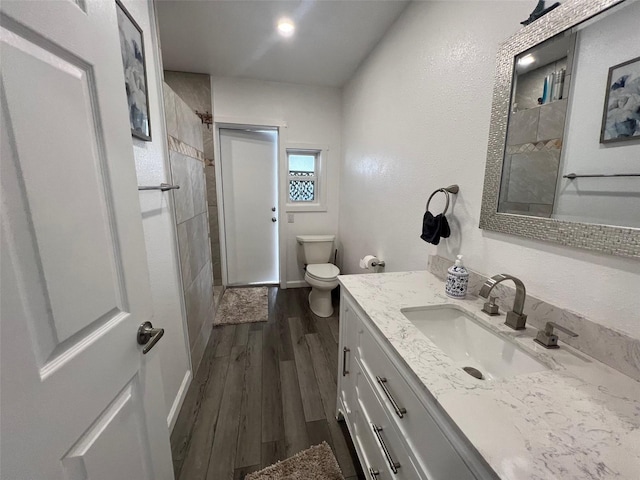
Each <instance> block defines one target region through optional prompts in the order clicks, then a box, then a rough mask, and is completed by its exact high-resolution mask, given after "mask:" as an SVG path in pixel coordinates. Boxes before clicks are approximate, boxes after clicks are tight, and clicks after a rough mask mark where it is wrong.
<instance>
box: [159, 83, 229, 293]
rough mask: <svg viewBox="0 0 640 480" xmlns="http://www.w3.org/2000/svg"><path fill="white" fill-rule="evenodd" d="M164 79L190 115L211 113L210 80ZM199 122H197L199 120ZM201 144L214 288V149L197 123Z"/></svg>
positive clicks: (217, 276) (217, 275) (217, 277)
mask: <svg viewBox="0 0 640 480" xmlns="http://www.w3.org/2000/svg"><path fill="white" fill-rule="evenodd" d="M164 79H165V82H166V83H167V84H169V86H170V87H171V88H172V89H173V91H174V92H175V93H176V94H177V95H178V96H180V98H182V100H184V102H185V103H186V104H187V105H189V107H190V108H191V110H192V111H196V110H197V111H198V112H211V78H210V77H209V75H203V74H199V73H186V72H173V71H168V70H165V72H164ZM198 121H199V122H200V120H198ZM200 130H201V131H202V139H203V143H204V158H205V168H204V170H205V176H206V183H207V204H208V206H209V232H210V239H211V258H212V261H213V284H214V285H222V272H221V269H220V265H221V263H220V237H219V230H218V200H217V196H216V173H215V163H214V162H215V160H214V149H213V127H212V126H211V127H207V126H206V125H204V124H202V123H200Z"/></svg>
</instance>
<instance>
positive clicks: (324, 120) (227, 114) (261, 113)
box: [211, 78, 342, 286]
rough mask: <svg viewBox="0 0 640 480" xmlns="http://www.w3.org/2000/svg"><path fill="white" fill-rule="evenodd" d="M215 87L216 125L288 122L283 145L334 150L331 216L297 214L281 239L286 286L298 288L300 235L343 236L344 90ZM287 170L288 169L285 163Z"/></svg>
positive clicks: (329, 164)
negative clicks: (340, 212) (221, 121)
mask: <svg viewBox="0 0 640 480" xmlns="http://www.w3.org/2000/svg"><path fill="white" fill-rule="evenodd" d="M211 86H212V88H211V92H212V97H213V115H214V120H216V119H219V118H224V119H225V120H226V121H229V119H238V121H240V122H247V123H250V122H251V121H254V122H258V123H259V122H261V121H276V122H284V123H286V125H287V128H283V129H281V140H284V142H285V144H286V143H290V144H313V145H320V146H328V147H329V152H327V155H326V169H327V190H326V192H327V211H326V212H296V213H294V214H293V215H294V218H295V223H291V224H289V223H287V224H286V226H285V232H286V234H285V238H284V239H282V240H284V241H285V242H286V261H285V265H286V279H287V282H288V284H289V286H299V285H300V282H301V280H302V279H303V277H304V275H303V274H302V273H303V272H302V269H301V268H300V266H299V265H298V262H297V254H296V248H297V244H296V240H295V237H296V235H300V234H335V233H337V231H338V192H339V178H340V177H339V175H340V158H341V152H340V130H341V123H342V122H341V114H342V112H341V94H340V90H339V89H337V88H329V87H314V86H304V85H294V84H286V83H276V82H264V81H259V80H241V79H236V78H212V80H211ZM282 160H283V159H281V161H282ZM282 165H283V166H284V167H285V168H286V165H285V162H284V161H282ZM279 218H280V220H279V221H280V222H286V221H287V220H286V214H285V212H282V211H281V212H280V217H279Z"/></svg>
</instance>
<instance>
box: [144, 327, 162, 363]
mask: <svg viewBox="0 0 640 480" xmlns="http://www.w3.org/2000/svg"><path fill="white" fill-rule="evenodd" d="M163 335H164V328H153V325H152V324H151V322H144V323H143V324H142V325H140V326H139V327H138V345H144V346H145V347H144V348H143V349H142V353H143V354H145V355H146V354H147V353H149V350H151V349H152V348H153V347H154V346H155V344H156V343H158V340H160V339H161V338H162V336H163Z"/></svg>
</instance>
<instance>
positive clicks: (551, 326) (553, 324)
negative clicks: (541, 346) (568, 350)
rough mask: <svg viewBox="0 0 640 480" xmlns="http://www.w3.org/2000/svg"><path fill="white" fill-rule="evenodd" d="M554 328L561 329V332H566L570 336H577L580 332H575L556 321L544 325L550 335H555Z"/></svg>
mask: <svg viewBox="0 0 640 480" xmlns="http://www.w3.org/2000/svg"><path fill="white" fill-rule="evenodd" d="M554 328H555V329H556V330H560V331H561V332H564V333H566V334H567V335H569V336H570V337H577V336H578V334H577V333H576V332H574V331H573V330H569V329H568V328H567V327H563V326H562V325H558V324H557V323H556V322H547V324H546V325H545V326H544V331H545V333H547V334H548V335H553V329H554Z"/></svg>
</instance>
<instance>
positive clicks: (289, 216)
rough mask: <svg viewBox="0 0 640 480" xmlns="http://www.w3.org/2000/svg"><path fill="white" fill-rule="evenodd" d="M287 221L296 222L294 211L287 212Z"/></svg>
mask: <svg viewBox="0 0 640 480" xmlns="http://www.w3.org/2000/svg"><path fill="white" fill-rule="evenodd" d="M287 222H288V223H294V218H293V213H288V214H287Z"/></svg>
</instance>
